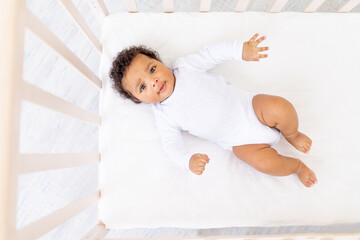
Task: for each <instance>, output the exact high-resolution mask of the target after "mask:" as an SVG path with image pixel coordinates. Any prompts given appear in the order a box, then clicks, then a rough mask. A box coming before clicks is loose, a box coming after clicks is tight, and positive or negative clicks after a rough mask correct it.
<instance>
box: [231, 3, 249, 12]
mask: <svg viewBox="0 0 360 240" xmlns="http://www.w3.org/2000/svg"><path fill="white" fill-rule="evenodd" d="M249 1H250V0H239V1H238V3H237V4H236V7H235V12H246V9H247V6H248V5H249Z"/></svg>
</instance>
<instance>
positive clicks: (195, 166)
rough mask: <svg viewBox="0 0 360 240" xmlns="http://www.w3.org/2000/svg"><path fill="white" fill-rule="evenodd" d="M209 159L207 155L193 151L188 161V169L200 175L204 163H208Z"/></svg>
mask: <svg viewBox="0 0 360 240" xmlns="http://www.w3.org/2000/svg"><path fill="white" fill-rule="evenodd" d="M209 160H210V158H209V157H208V155H206V154H201V153H195V154H194V155H192V157H191V159H190V162H189V167H190V170H191V171H192V172H193V173H195V174H197V175H201V174H202V173H203V171H204V170H205V165H206V164H208V163H209Z"/></svg>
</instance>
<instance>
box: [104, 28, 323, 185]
mask: <svg viewBox="0 0 360 240" xmlns="http://www.w3.org/2000/svg"><path fill="white" fill-rule="evenodd" d="M258 35H259V34H255V35H254V36H253V37H252V38H251V39H250V40H249V41H248V42H244V43H242V42H241V41H239V40H236V41H234V42H221V43H216V44H212V45H208V46H205V47H203V48H202V49H201V50H200V51H199V52H198V53H196V54H190V55H187V56H184V57H180V58H178V59H177V60H176V61H175V63H174V64H173V69H172V70H171V69H169V68H168V67H166V66H165V65H164V64H163V63H162V62H161V60H160V58H159V55H158V53H157V52H155V51H153V50H151V49H149V48H146V47H145V46H142V45H140V46H131V47H129V48H127V49H124V50H123V51H121V52H120V53H119V54H118V56H117V57H116V59H115V60H114V62H113V65H112V69H111V71H110V77H111V78H112V79H113V83H114V85H113V87H114V88H115V89H116V90H117V91H118V92H119V93H120V94H121V95H122V96H123V97H125V98H128V99H131V100H132V101H133V102H135V103H142V102H144V103H147V104H151V106H152V110H153V112H154V116H155V119H156V123H157V127H158V129H159V133H160V137H161V141H162V144H163V148H164V151H165V152H166V153H167V155H168V156H169V157H170V158H172V159H173V160H174V161H175V162H176V163H177V164H179V165H180V166H181V167H182V168H183V169H185V170H187V171H191V172H192V173H194V174H197V175H201V174H202V173H203V171H204V170H205V165H206V164H208V163H209V160H210V158H209V157H208V156H207V155H206V154H201V153H195V154H192V153H190V152H189V151H188V150H187V149H186V148H185V147H184V142H183V140H182V138H181V130H184V131H189V133H190V134H193V135H195V136H198V137H201V138H204V139H207V140H209V141H211V142H214V143H217V144H219V145H220V146H222V147H223V148H224V149H228V150H232V152H233V153H234V154H235V156H237V157H238V158H239V159H241V160H243V161H245V162H246V163H247V164H249V165H251V166H252V167H254V168H255V169H257V170H259V171H261V172H263V173H266V174H270V175H273V176H286V175H290V174H296V175H297V176H298V178H299V179H300V181H301V182H302V183H303V184H304V185H305V186H306V187H312V186H313V185H314V184H316V183H317V178H316V176H315V174H314V172H313V171H312V170H310V169H309V168H308V167H307V166H306V165H305V164H304V163H303V162H302V161H301V160H299V159H296V158H291V157H286V156H282V155H280V154H278V152H277V151H276V150H275V149H274V148H272V145H275V144H276V143H277V142H278V141H279V139H280V133H281V134H282V135H283V136H284V137H285V139H286V140H287V141H288V142H289V143H290V144H292V145H293V146H294V147H295V148H296V149H297V150H299V151H301V152H303V153H306V154H308V153H309V151H310V148H311V144H312V141H311V139H310V138H309V137H308V136H306V135H305V134H303V133H301V132H299V130H298V125H299V122H298V117H297V113H296V111H295V109H294V107H293V105H292V104H291V103H290V102H289V101H287V100H286V99H284V98H282V97H279V96H272V95H265V94H254V93H251V92H247V91H244V90H241V89H238V88H235V87H233V86H231V85H230V84H228V83H226V82H225V81H224V79H223V78H222V77H221V76H218V75H215V74H211V73H209V72H207V71H208V70H209V69H211V68H213V67H215V66H216V65H217V64H219V63H223V62H225V61H229V60H245V61H259V59H260V58H266V57H267V54H258V53H259V52H262V51H265V50H268V49H269V48H268V47H257V46H258V45H259V44H260V43H261V42H262V41H263V40H264V39H265V38H266V37H265V36H263V37H262V38H259V39H258V40H256V38H257V37H258Z"/></svg>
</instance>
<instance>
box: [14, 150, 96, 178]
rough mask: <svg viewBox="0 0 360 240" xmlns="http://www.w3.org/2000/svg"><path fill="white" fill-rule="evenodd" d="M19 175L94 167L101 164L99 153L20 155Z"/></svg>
mask: <svg viewBox="0 0 360 240" xmlns="http://www.w3.org/2000/svg"><path fill="white" fill-rule="evenodd" d="M19 159H20V160H19V161H20V164H19V172H18V173H19V174H24V173H31V172H38V171H46V170H50V169H59V168H71V167H79V166H84V165H92V164H96V163H98V162H99V159H100V154H98V153H60V154H56V153H50V154H20V155H19Z"/></svg>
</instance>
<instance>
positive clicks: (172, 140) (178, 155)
mask: <svg viewBox="0 0 360 240" xmlns="http://www.w3.org/2000/svg"><path fill="white" fill-rule="evenodd" d="M152 108H153V112H154V116H155V119H156V125H157V128H158V130H159V133H160V138H161V143H162V147H163V149H164V151H165V153H166V155H167V156H168V157H169V158H170V159H171V160H173V161H174V162H175V163H176V164H177V165H178V166H180V167H181V168H182V169H184V170H186V171H188V172H190V171H191V170H190V166H189V162H190V159H191V157H192V155H193V154H191V153H190V152H189V151H188V150H187V149H186V148H185V145H184V141H183V139H182V136H181V129H180V128H179V127H178V126H176V124H175V123H173V121H171V120H170V119H169V118H168V117H167V116H165V115H164V113H163V112H162V111H161V110H159V109H156V107H155V106H152Z"/></svg>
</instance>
